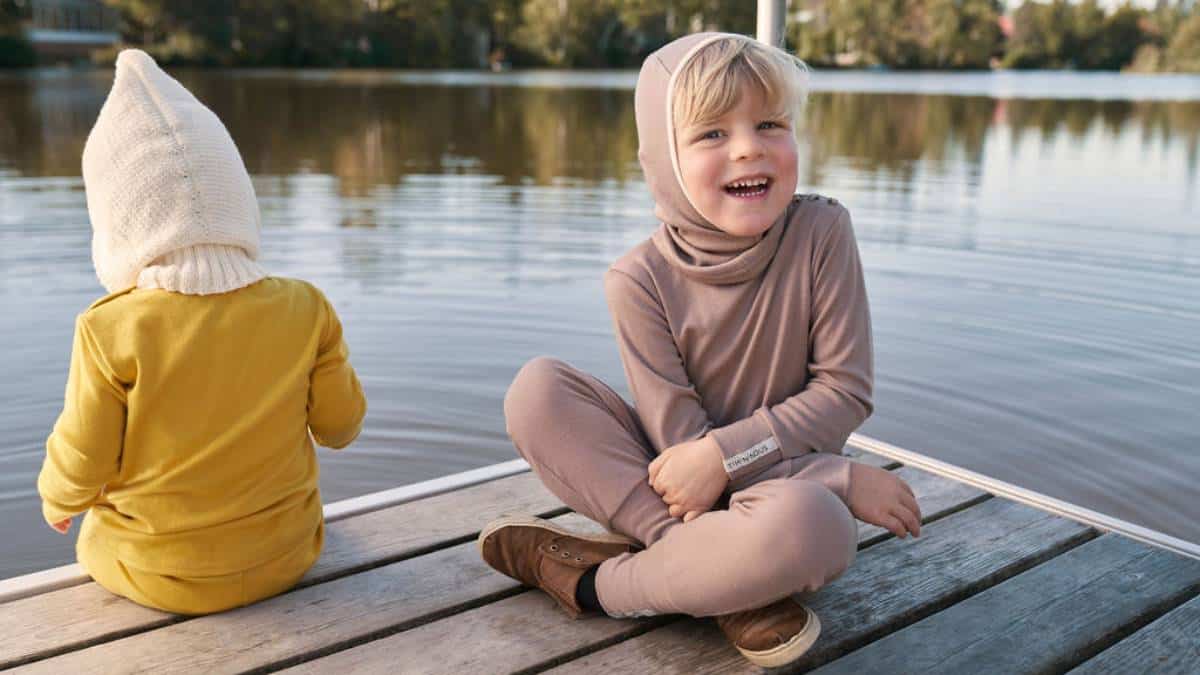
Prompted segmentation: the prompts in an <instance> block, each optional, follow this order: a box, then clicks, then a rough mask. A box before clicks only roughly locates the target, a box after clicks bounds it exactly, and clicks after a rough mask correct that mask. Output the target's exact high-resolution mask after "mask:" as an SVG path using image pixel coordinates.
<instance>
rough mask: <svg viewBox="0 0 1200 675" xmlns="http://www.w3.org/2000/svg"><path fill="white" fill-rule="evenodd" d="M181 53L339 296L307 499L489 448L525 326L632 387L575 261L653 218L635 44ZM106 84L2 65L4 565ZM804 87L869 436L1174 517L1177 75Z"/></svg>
mask: <svg viewBox="0 0 1200 675" xmlns="http://www.w3.org/2000/svg"><path fill="white" fill-rule="evenodd" d="M178 75H179V76H180V78H181V79H182V80H183V81H184V82H185V84H186V85H187V86H189V87H190V88H192V89H193V91H195V92H196V93H197V95H198V96H199V97H200V98H201V99H202V100H204V101H205V102H206V103H208V104H209V105H210V106H211V107H212V108H213V109H214V110H215V111H216V112H217V113H218V114H219V115H220V116H221V117H222V118H223V119H224V120H225V121H226V123H227V124H228V126H229V128H230V131H231V133H232V134H233V136H234V139H235V140H236V141H237V143H238V145H239V146H240V148H241V150H242V154H243V156H244V158H245V160H246V164H247V166H248V168H249V170H250V172H251V174H252V175H253V178H254V184H255V188H256V190H257V192H258V195H259V198H260V201H261V205H262V212H263V217H264V230H263V251H264V264H265V266H266V267H267V269H268V270H270V271H271V272H272V273H274V274H277V275H284V276H296V277H302V278H305V279H308V280H310V281H312V282H314V283H316V284H317V285H318V286H320V287H321V288H323V289H324V290H325V292H326V293H327V294H328V296H329V297H330V298H331V300H332V301H333V303H334V304H335V306H336V307H337V309H338V310H339V312H340V313H341V315H342V319H343V321H344V322H345V325H346V335H347V339H348V341H349V344H350V347H351V351H352V360H353V362H354V364H355V366H356V367H357V369H358V371H359V373H360V375H361V377H362V380H363V383H364V386H365V388H366V391H367V395H368V397H369V399H370V404H371V409H370V413H369V416H368V419H367V423H366V427H365V430H364V432H363V435H362V436H361V438H360V439H359V441H358V442H357V443H356V444H355V445H353V446H351V448H349V449H348V450H346V451H344V452H341V453H332V452H329V451H322V452H321V459H322V476H321V485H322V489H323V491H324V497H325V499H326V500H327V501H332V500H336V499H341V498H345V497H350V496H355V495H359V494H364V493H367V492H372V491H376V490H381V489H386V488H391V487H395V486H397V485H402V484H406V483H412V482H415V481H419V480H424V479H428V478H433V477H436V476H440V475H445V474H448V473H453V472H457V471H462V470H466V469H469V468H473V467H478V466H483V465H487V464H492V463H496V462H502V461H506V460H509V459H513V458H514V457H515V454H514V451H513V450H512V448H511V446H510V444H509V442H508V440H507V438H506V436H505V434H504V423H503V419H502V415H501V401H502V398H503V395H504V391H505V388H506V387H507V385H508V383H509V381H510V380H511V378H512V376H513V375H514V374H515V372H516V371H517V369H518V368H519V367H520V366H521V364H522V363H524V362H525V361H526V360H527V359H529V358H531V357H533V356H535V355H539V354H552V355H555V356H559V357H561V358H564V359H566V360H568V361H570V362H572V363H574V364H575V365H577V366H579V367H581V368H584V369H586V370H588V371H591V372H593V373H595V374H597V375H598V376H599V377H601V378H602V379H605V380H607V381H608V382H610V383H612V384H613V385H614V386H615V387H616V388H617V389H618V391H621V392H622V393H627V390H626V388H625V384H624V380H623V375H622V372H621V367H620V362H619V360H618V356H617V350H616V347H615V345H614V343H613V340H612V335H611V328H610V325H609V318H608V314H607V310H606V309H605V305H604V300H603V296H602V290H601V284H600V278H601V274H602V273H603V271H604V269H605V267H606V266H607V264H608V263H609V262H610V261H611V260H613V259H614V258H616V257H617V256H618V255H620V254H621V252H623V251H624V250H625V249H627V248H628V247H630V246H632V245H633V244H635V243H637V242H638V241H640V240H642V239H643V238H645V237H647V236H648V235H649V234H650V233H651V232H652V231H653V229H654V227H655V222H654V220H653V217H652V215H651V204H650V200H649V196H648V193H647V191H646V189H645V185H644V183H643V182H642V178H641V172H640V169H639V168H638V165H637V161H636V146H637V139H636V133H635V129H634V121H633V110H632V106H633V92H632V84H633V80H634V75H633V74H632V73H625V72H622V73H584V74H579V73H574V74H572V73H510V74H504V75H500V76H492V75H488V74H482V73H383V72H354V73H345V72H334V71H319V72H313V73H281V72H263V71H255V72H241V73H233V72H221V71H216V72H212V71H209V72H194V71H193V72H181V73H178ZM110 82H111V73H109V72H103V71H99V72H72V71H48V72H42V73H37V74H33V75H15V76H13V75H9V76H0V340H2V347H3V349H0V373H3V374H4V377H3V380H0V402H2V403H3V405H0V429H3V435H2V436H0V540H2V541H3V542H4V544H3V546H2V550H3V553H2V554H0V578H2V577H7V576H11V575H15V574H20V573H24V572H28V571H32V570H36V569H41V568H44V567H49V566H52V565H58V564H62V563H65V562H70V561H71V560H72V559H73V548H72V542H73V538H74V533H72V536H71V537H67V538H64V537H60V536H59V535H57V534H55V533H53V532H51V531H50V529H49V528H47V527H45V525H43V524H42V522H41V516H40V508H39V502H38V499H37V493H36V488H35V484H34V482H35V479H36V475H37V471H38V468H39V467H40V464H41V459H42V455H43V452H44V449H43V448H44V446H43V444H44V441H45V437H46V435H47V433H48V432H49V430H50V428H51V426H52V425H53V423H54V420H55V417H56V416H57V414H58V412H59V410H60V408H61V404H62V394H63V386H64V383H65V381H66V372H67V364H68V356H69V352H70V346H71V331H72V326H73V321H74V317H75V315H76V314H77V313H78V312H80V311H81V310H83V309H84V308H86V307H87V305H88V304H90V303H91V302H92V301H93V300H94V299H95V298H97V297H99V296H100V295H102V294H103V291H102V289H101V288H100V286H99V283H98V282H97V280H96V278H95V275H94V274H93V272H92V267H91V261H90V251H89V242H90V229H89V225H88V219H87V213H86V207H85V202H84V194H83V186H82V182H81V179H80V177H79V164H80V153H81V151H82V149H83V144H84V140H85V139H86V136H87V132H88V130H89V129H90V127H91V125H92V123H93V121H94V119H95V116H96V113H97V111H98V110H99V107H100V105H101V103H102V102H103V98H104V96H105V94H106V93H107V90H108V87H109V84H110ZM814 87H815V93H814V94H813V96H812V98H811V101H810V104H809V107H808V110H807V117H806V121H805V123H804V128H803V139H802V144H801V171H800V177H801V178H800V181H801V190H802V191H818V192H821V193H823V194H826V195H830V196H834V197H837V198H838V199H839V200H841V201H843V202H845V203H846V204H847V205H848V206H849V207H850V209H851V212H852V214H853V216H854V221H855V227H856V230H857V233H858V237H859V245H860V247H861V249H862V254H863V261H864V264H865V267H866V275H867V283H868V288H869V293H870V299H871V304H872V312H873V318H874V327H875V339H876V358H877V392H878V393H877V399H876V412H875V415H874V416H873V417H872V418H871V419H870V420H869V421H868V423H867V424H866V425H865V427H864V428H863V429H862V431H863V433H866V434H867V435H870V436H873V437H876V438H879V439H882V440H885V441H888V442H891V443H893V444H896V445H900V446H902V447H906V448H909V449H912V450H915V451H918V452H923V453H927V454H929V455H932V456H934V457H937V458H939V459H943V460H946V461H949V462H952V463H955V464H958V465H961V466H965V467H967V468H970V469H973V470H975V471H980V472H983V473H986V474H989V475H993V476H995V477H997V478H1000V479H1003V480H1006V481H1009V482H1012V483H1016V484H1018V485H1022V486H1024V487H1027V488H1030V489H1033V490H1037V491H1040V492H1044V493H1046V494H1050V495H1052V496H1055V497H1059V498H1062V499H1066V500H1068V501H1071V502H1075V503H1078V504H1081V505H1084V506H1087V507H1089V508H1092V509H1096V510H1100V511H1103V512H1106V513H1110V514H1113V515H1116V516H1118V517H1120V518H1123V519H1126V520H1129V521H1132V522H1134V523H1138V524H1142V525H1146V526H1149V527H1152V528H1154V529H1157V530H1160V531H1163V532H1166V533H1168V534H1171V535H1174V536H1176V537H1181V538H1184V539H1187V540H1189V541H1192V542H1200V487H1198V485H1200V422H1198V417H1200V414H1198V413H1200V356H1197V335H1198V334H1200V78H1196V77H1192V78H1188V77H1161V78H1153V77H1130V76H1116V75H1105V76H1088V75H1076V74H1045V73H1041V74H1038V73H1034V74H999V75H990V74H976V75H962V76H956V75H912V74H905V75H889V74H873V73H837V74H825V73H817V74H816V75H815V76H814ZM1130 97H1134V98H1130ZM403 526H404V523H397V527H403Z"/></svg>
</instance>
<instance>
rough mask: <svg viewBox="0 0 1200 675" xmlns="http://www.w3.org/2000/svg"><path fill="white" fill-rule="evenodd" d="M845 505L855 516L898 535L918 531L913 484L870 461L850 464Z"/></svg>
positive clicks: (917, 532)
mask: <svg viewBox="0 0 1200 675" xmlns="http://www.w3.org/2000/svg"><path fill="white" fill-rule="evenodd" d="M846 506H848V507H849V508H850V513H852V514H854V517H855V518H858V519H859V520H861V521H863V522H866V523H870V524H871V525H878V526H879V527H882V528H885V529H887V530H888V531H889V532H891V533H892V534H894V535H896V536H897V537H900V538H902V539H903V538H904V537H906V536H908V534H910V533H911V534H912V536H914V537H919V536H920V535H921V507H920V506H918V505H917V498H916V497H915V496H914V495H913V491H912V488H910V487H909V486H908V483H905V482H904V480H903V479H902V478H900V477H898V476H896V475H895V474H893V473H892V472H891V471H885V470H883V469H880V468H879V467H875V466H871V465H870V464H862V463H860V462H854V463H853V464H851V465H850V490H849V493H848V494H847V496H846Z"/></svg>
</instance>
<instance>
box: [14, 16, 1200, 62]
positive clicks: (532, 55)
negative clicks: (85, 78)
mask: <svg viewBox="0 0 1200 675" xmlns="http://www.w3.org/2000/svg"><path fill="white" fill-rule="evenodd" d="M15 1H16V0H0V5H2V4H3V3H4V2H8V3H12V2H15ZM106 2H108V4H110V5H111V6H113V7H116V8H117V9H119V10H120V12H121V16H122V20H123V29H122V32H123V35H124V38H125V41H126V42H127V43H129V44H133V45H139V46H142V47H143V48H144V49H147V50H148V51H151V52H152V53H154V54H155V55H156V56H158V57H159V58H161V59H163V60H164V61H166V62H177V63H194V64H202V65H247V66H265V65H282V66H314V65H320V66H380V67H417V68H444V67H458V68H463V67H466V68H477V67H486V66H487V65H488V64H489V63H495V62H503V63H509V64H512V65H515V66H553V67H572V68H614V67H632V66H636V65H637V64H639V63H640V62H641V61H642V59H644V58H645V56H646V55H647V54H649V53H650V52H651V51H653V50H654V49H657V48H658V47H660V46H661V45H663V44H665V43H666V42H668V41H669V40H672V39H674V38H676V37H679V36H681V35H684V34H687V33H691V32H693V31H698V30H724V31H731V32H739V33H753V31H754V28H755V12H756V4H757V3H756V2H753V1H751V0H738V1H737V2H731V1H725V0H241V1H237V0H192V1H190V2H175V1H173V0H106ZM1010 4H1011V3H1010ZM1004 5H1005V3H1003V2H1001V1H1000V0H791V2H790V4H789V10H790V12H791V15H792V16H793V17H794V19H793V20H792V21H791V22H790V23H789V26H788V33H787V38H788V42H789V45H790V46H791V48H793V49H794V50H795V52H796V53H797V55H798V56H800V57H801V58H803V59H804V60H806V61H808V62H810V63H813V64H815V65H823V66H832V65H850V66H886V67H890V68H937V69H966V68H988V67H990V66H991V65H993V64H994V63H996V62H1000V63H1002V64H1003V65H1005V66H1008V67H1013V68H1079V69H1118V68H1123V67H1133V68H1136V69H1140V70H1157V69H1169V68H1174V69H1186V68H1192V67H1194V66H1190V65H1188V64H1192V63H1194V57H1192V56H1189V54H1191V53H1192V51H1189V50H1192V49H1194V48H1193V47H1191V46H1190V45H1192V44H1194V42H1195V40H1196V38H1195V37H1191V36H1192V35H1194V33H1195V28H1190V29H1188V31H1191V32H1188V31H1184V27H1185V26H1194V21H1193V20H1194V18H1195V16H1197V15H1200V4H1197V5H1188V4H1186V3H1183V4H1181V3H1179V2H1164V3H1159V5H1158V7H1157V8H1156V9H1154V10H1153V11H1147V10H1144V9H1140V8H1138V7H1135V6H1133V5H1131V4H1124V5H1122V6H1120V7H1118V8H1117V9H1116V10H1115V11H1111V12H1107V11H1105V10H1104V8H1103V7H1102V6H1101V4H1100V3H1099V2H1098V0H1047V1H1043V0H1026V1H1025V2H1023V3H1022V4H1021V5H1020V6H1019V7H1018V8H1017V9H1016V10H1015V11H1014V12H1013V13H1012V15H1011V19H1012V21H1013V25H1014V32H1013V34H1012V36H1011V37H1010V38H1009V39H1007V40H1006V39H1005V37H1004V35H1003V34H1002V33H1001V31H1000V17H1001V14H1002V13H1003V12H1004ZM1185 7H1189V8H1190V9H1185ZM4 34H6V33H4V32H3V30H2V29H0V35H4ZM1178 35H1183V36H1184V37H1183V38H1179V37H1178ZM1178 40H1181V41H1179V42H1178V44H1176V42H1177V41H1178ZM1172 55H1174V56H1172ZM1131 64H1132V66H1131Z"/></svg>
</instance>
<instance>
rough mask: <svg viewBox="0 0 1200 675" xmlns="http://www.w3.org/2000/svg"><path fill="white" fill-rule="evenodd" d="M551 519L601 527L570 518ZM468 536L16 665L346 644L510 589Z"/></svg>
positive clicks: (89, 664) (272, 656)
mask: <svg viewBox="0 0 1200 675" xmlns="http://www.w3.org/2000/svg"><path fill="white" fill-rule="evenodd" d="M555 520H556V522H562V523H564V524H567V525H568V526H571V527H575V528H578V529H581V530H592V531H598V530H600V526H599V525H597V524H595V523H593V522H591V521H589V520H587V519H586V518H583V517H582V516H579V515H576V514H567V515H565V516H559V517H558V518H556V519H555ZM518 588H519V585H518V584H517V583H516V582H514V581H512V580H511V579H509V578H508V577H505V576H503V575H500V574H496V573H495V572H494V571H492V569H491V568H489V567H488V566H487V565H486V564H485V563H484V562H483V561H482V560H481V559H480V558H479V554H478V552H477V551H476V548H475V542H473V541H470V542H467V543H463V544H458V545H456V546H453V547H450V548H446V549H441V550H439V551H435V552H433V553H428V554H425V555H422V556H418V557H415V558H408V559H405V560H403V561H401V562H397V563H393V564H390V565H385V566H382V567H376V568H373V569H370V570H367V571H364V572H360V573H358V574H353V575H350V576H345V577H341V578H339V579H335V580H333V581H328V582H326V583H322V584H316V585H313V586H309V587H308V588H304V589H301V590H297V591H293V592H291V593H286V594H284V595H281V596H278V597H275V598H271V599H269V600H266V601H263V602H261V603H258V604H256V605H251V606H249V607H243V608H240V609H236V610H233V611H231V612H226V613H223V614H215V615H211V616H205V617H200V618H196V619H192V620H189V621H185V622H181V623H175V624H172V625H169V626H166V627H163V628H160V629H158V630H154V631H151V632H144V633H139V634H137V635H133V636H130V637H126V638H124V639H120V640H116V641H112V642H106V643H103V644H99V645H96V646H93V647H90V648H87V649H83V650H80V651H74V652H70V653H67V654H63V655H61V656H58V657H55V658H50V659H46V660H42V661H37V662H35V663H32V664H28V665H26V666H24V667H21V668H18V669H17V671H16V672H29V673H111V672H122V673H124V672H150V671H153V672H155V673H173V672H214V673H216V672H243V671H246V670H250V669H254V668H262V667H265V666H269V665H278V664H281V663H282V664H286V663H289V662H290V661H293V660H298V659H299V657H301V656H304V655H310V654H312V653H313V652H319V651H331V650H334V649H341V648H345V647H346V646H349V645H352V644H356V643H357V642H361V641H363V640H367V639H372V638H374V637H379V636H380V635H386V634H388V633H391V632H395V631H398V630H403V629H405V628H408V627H411V626H413V625H417V624H420V623H423V622H426V621H430V620H432V619H436V618H438V617H441V616H443V615H445V614H448V613H452V612H455V611H460V610H462V609H465V608H468V607H471V606H473V605H476V604H479V603H482V602H487V601H490V600H495V599H497V598H498V597H501V596H503V595H504V594H506V593H512V592H516V591H517V589H518Z"/></svg>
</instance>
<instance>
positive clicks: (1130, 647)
mask: <svg viewBox="0 0 1200 675" xmlns="http://www.w3.org/2000/svg"><path fill="white" fill-rule="evenodd" d="M1110 673H1143V674H1144V675H1194V674H1195V673H1200V597H1196V598H1192V599H1191V600H1189V601H1188V602H1186V603H1184V604H1182V605H1180V606H1179V607H1176V608H1175V609H1173V610H1171V611H1170V612H1167V613H1166V614H1164V615H1163V616H1161V617H1159V618H1158V619H1157V620H1156V621H1154V622H1153V623H1151V624H1149V625H1148V626H1146V627H1144V628H1142V629H1141V630H1139V631H1138V632H1136V633H1134V634H1133V635H1130V636H1129V637H1127V638H1125V639H1124V640H1121V641H1120V642H1118V643H1117V644H1115V645H1113V646H1112V647H1110V648H1109V649H1106V650H1104V651H1102V652H1100V653H1099V654H1098V655H1096V656H1095V657H1094V658H1092V659H1091V660H1089V661H1087V662H1085V663H1084V664H1083V665H1081V666H1079V667H1078V668H1076V669H1074V670H1072V671H1071V672H1070V673H1069V674H1068V675H1109V674H1110Z"/></svg>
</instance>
